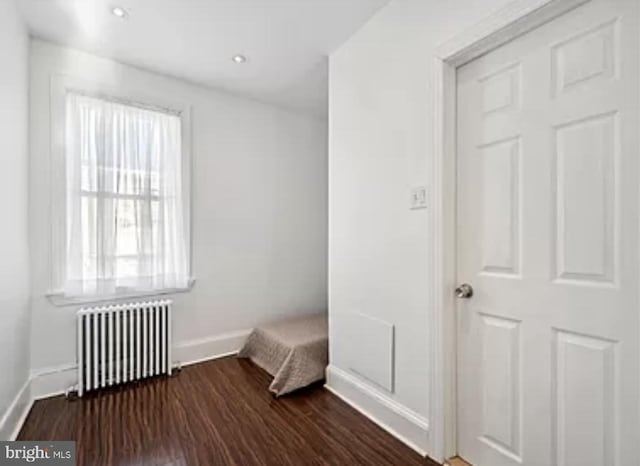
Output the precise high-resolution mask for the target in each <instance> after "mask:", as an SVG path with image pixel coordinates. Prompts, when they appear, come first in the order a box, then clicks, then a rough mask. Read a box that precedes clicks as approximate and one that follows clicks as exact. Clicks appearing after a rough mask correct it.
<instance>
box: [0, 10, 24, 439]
mask: <svg viewBox="0 0 640 466" xmlns="http://www.w3.org/2000/svg"><path fill="white" fill-rule="evenodd" d="M28 49H29V37H28V35H27V32H26V30H25V27H24V25H23V24H22V20H21V19H20V17H19V15H18V13H17V11H16V9H15V5H14V2H13V0H3V1H0V61H1V62H2V69H1V71H0V212H2V219H3V226H2V228H1V229H0V439H5V438H8V436H9V435H10V434H11V432H10V430H11V428H12V425H11V424H12V420H11V419H9V417H10V416H11V415H12V414H11V413H9V412H8V409H9V407H10V406H11V404H12V402H13V401H14V399H16V396H17V395H18V392H19V391H20V389H21V388H22V387H23V386H24V384H25V382H26V381H27V378H28V375H29V252H28V237H29V233H28V223H27V222H28V217H27V212H28V207H29V202H28V189H27V180H28V163H29V159H28V148H27V123H28V117H27V112H28V65H29V54H28ZM16 410H19V408H18V407H16ZM5 414H6V415H7V416H8V417H7V419H5V421H6V422H3V417H4V416H5Z"/></svg>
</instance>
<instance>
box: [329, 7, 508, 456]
mask: <svg viewBox="0 0 640 466" xmlns="http://www.w3.org/2000/svg"><path fill="white" fill-rule="evenodd" d="M506 3H507V0H449V1H438V0H394V1H392V2H391V3H390V4H389V5H388V6H387V7H386V8H384V9H383V10H381V11H380V12H379V13H378V14H377V15H376V16H375V17H374V18H373V19H372V20H371V21H370V22H369V23H367V24H366V25H365V26H364V27H363V28H362V29H361V30H360V31H359V32H358V33H356V34H355V35H354V36H353V37H352V38H351V39H350V40H349V41H348V42H347V43H346V44H345V45H343V46H342V47H341V48H340V49H339V50H338V51H336V52H335V53H334V54H333V55H332V56H331V57H330V85H329V93H330V104H329V112H330V116H329V224H330V228H329V264H330V265H329V296H330V298H329V309H330V311H329V313H330V359H331V364H332V366H334V367H335V368H337V369H338V371H336V374H335V377H333V381H332V378H330V385H333V386H334V388H336V387H339V388H338V390H341V391H342V392H343V393H342V394H343V395H345V396H348V397H350V398H351V400H352V401H354V402H356V403H357V404H358V405H360V407H365V409H367V410H368V411H369V412H370V413H371V414H373V415H374V416H376V417H378V418H379V420H381V421H383V422H385V423H386V424H387V425H388V426H389V427H391V428H393V429H395V430H396V431H397V433H398V434H400V435H402V436H404V437H405V438H406V439H407V440H409V441H411V442H412V443H414V445H415V446H417V447H419V448H420V449H426V435H423V434H424V432H423V433H422V434H421V433H420V432H418V433H417V434H415V432H413V433H412V431H411V429H406V428H405V427H406V426H404V425H403V424H402V423H401V422H399V421H398V423H396V424H397V425H396V424H394V416H395V417H396V418H397V416H396V415H395V414H393V413H396V414H397V413H401V414H400V418H403V419H404V420H407V419H409V422H410V423H413V424H415V421H416V420H417V421H419V422H420V421H421V422H422V426H423V427H425V426H426V425H427V423H428V418H429V376H428V374H429V341H428V335H429V320H428V316H429V308H428V302H429V300H428V298H429V293H430V292H431V286H430V281H429V261H430V257H429V255H428V244H429V243H428V241H429V238H428V226H429V224H428V222H429V213H430V211H429V210H428V209H427V210H413V211H412V210H409V197H410V189H411V187H412V186H420V185H426V184H427V181H428V178H429V177H428V170H429V165H430V156H431V154H430V147H431V142H430V135H429V131H430V127H431V122H430V121H429V120H428V113H427V110H428V108H429V95H430V93H429V92H430V91H429V86H430V83H429V69H430V68H429V66H430V63H431V60H432V56H433V51H434V49H435V48H436V47H437V46H438V45H440V44H441V43H442V42H444V41H446V40H447V39H449V38H451V37H453V36H455V35H456V34H458V33H460V32H461V31H463V30H464V28H465V27H468V26H471V25H472V24H474V23H476V22H478V21H480V20H481V19H483V18H484V17H485V16H487V15H489V14H490V13H492V12H493V11H495V10H496V9H498V8H499V7H501V6H503V5H504V4H506ZM354 312H355V313H362V314H365V315H366V316H371V317H374V318H376V319H379V320H382V321H384V322H386V323H388V324H392V325H394V326H395V348H394V349H393V350H388V351H394V356H395V357H394V362H395V373H394V374H393V375H394V377H393V379H394V380H393V382H394V390H393V392H392V393H390V392H389V391H386V390H384V389H382V388H380V387H379V386H378V385H376V384H374V383H372V382H371V381H370V380H368V378H367V377H363V375H365V376H366V375H367V374H366V373H365V374H363V372H367V367H369V366H370V363H369V362H368V361H366V358H367V355H368V354H375V353H374V352H371V351H368V352H359V351H358V350H357V347H358V345H359V344H360V341H361V339H362V337H358V335H359V333H358V332H359V325H358V323H357V319H353V318H350V317H349V314H350V313H354ZM367 344H368V345H369V346H375V345H376V344H378V345H379V346H383V345H386V340H384V339H382V338H381V341H380V342H368V343H367ZM385 351H386V350H385ZM360 367H362V368H364V370H359V368H360ZM345 378H347V379H349V380H347V381H345V380H344V379H345ZM357 384H360V389H353V386H354V385H357ZM350 387H351V388H350ZM371 390H373V391H374V392H375V393H377V394H378V395H381V396H382V398H378V401H375V402H371V399H372V396H368V395H367V394H366V393H364V394H363V391H364V392H369V395H371ZM373 398H375V397H373ZM380 400H382V401H383V403H382V405H386V406H387V408H390V409H387V408H384V407H383V406H381V403H380V402H379V401H380ZM365 405H366V406H365ZM397 420H398V419H396V421H397ZM392 424H393V425H392ZM423 430H424V429H423ZM414 434H415V435H414Z"/></svg>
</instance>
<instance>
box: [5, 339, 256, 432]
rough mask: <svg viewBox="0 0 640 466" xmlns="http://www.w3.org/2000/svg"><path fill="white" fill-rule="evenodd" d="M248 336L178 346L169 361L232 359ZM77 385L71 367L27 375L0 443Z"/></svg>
mask: <svg viewBox="0 0 640 466" xmlns="http://www.w3.org/2000/svg"><path fill="white" fill-rule="evenodd" d="M249 333H250V330H242V331H238V332H230V333H225V334H222V335H217V336H215V337H212V338H203V339H200V340H191V341H187V342H182V343H179V344H177V345H176V346H175V347H174V350H173V360H174V361H176V362H180V364H182V365H183V366H187V365H190V364H196V363H199V362H204V361H209V360H212V359H217V358H221V357H224V356H229V355H233V354H235V353H237V352H238V351H239V350H240V348H241V347H242V345H243V344H244V341H245V340H246V339H247V336H248V335H249ZM77 383H78V373H77V365H76V364H75V363H70V364H64V365H61V366H55V367H48V368H44V369H38V370H35V371H33V372H31V374H30V378H29V380H27V381H26V382H25V384H24V386H23V387H22V389H21V390H20V392H19V393H18V394H17V395H16V398H15V399H14V400H13V402H12V403H11V406H9V408H8V409H7V412H6V413H5V414H4V416H3V417H2V418H0V440H14V439H15V438H16V437H17V436H18V433H19V432H20V429H21V428H22V424H24V421H25V420H26V419H27V415H28V414H29V411H30V410H31V406H32V405H33V403H34V401H36V400H41V399H43V398H49V397H52V396H57V395H62V394H64V393H66V391H67V389H69V388H70V387H75V386H76V385H77Z"/></svg>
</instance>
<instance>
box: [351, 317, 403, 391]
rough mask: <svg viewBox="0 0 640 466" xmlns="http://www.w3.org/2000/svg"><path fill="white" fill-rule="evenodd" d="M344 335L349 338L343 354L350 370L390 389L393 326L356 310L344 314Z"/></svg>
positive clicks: (391, 387) (392, 388) (391, 382)
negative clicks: (347, 347)
mask: <svg viewBox="0 0 640 466" xmlns="http://www.w3.org/2000/svg"><path fill="white" fill-rule="evenodd" d="M344 325H345V336H346V337H347V338H348V339H349V341H351V344H350V345H349V352H348V355H347V364H348V368H349V370H350V371H352V372H354V373H356V374H358V375H359V376H361V377H364V378H365V379H367V380H369V381H371V382H373V383H375V384H376V385H378V386H379V387H381V388H383V389H385V390H387V391H389V392H393V390H394V386H393V382H394V380H393V379H394V367H393V365H394V343H395V342H394V333H395V332H394V326H393V324H390V323H389V322H385V321H383V320H380V319H377V318H375V317H371V316H367V315H365V314H359V313H347V314H345V315H344Z"/></svg>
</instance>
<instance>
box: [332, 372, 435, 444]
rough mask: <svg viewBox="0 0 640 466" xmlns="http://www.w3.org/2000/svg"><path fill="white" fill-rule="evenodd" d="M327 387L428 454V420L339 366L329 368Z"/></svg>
mask: <svg viewBox="0 0 640 466" xmlns="http://www.w3.org/2000/svg"><path fill="white" fill-rule="evenodd" d="M325 388H327V389H328V390H329V391H330V392H331V393H333V394H334V395H336V396H337V397H339V398H341V399H342V400H343V401H345V402H346V403H347V404H349V405H351V406H352V407H353V408H355V409H356V410H358V411H359V412H360V413H362V414H363V415H364V416H366V417H368V418H369V419H371V420H372V421H373V422H375V423H376V424H378V425H379V426H380V427H382V428H383V429H384V430H386V431H387V432H389V433H390V434H391V435H393V436H394V437H396V438H397V439H399V440H401V441H402V442H404V443H405V444H406V445H407V446H409V447H411V448H412V449H414V450H415V451H417V452H418V453H419V454H421V455H422V456H427V450H428V440H429V422H428V420H427V419H425V418H424V417H422V416H421V415H419V414H418V413H416V412H414V411H412V410H410V409H409V408H407V407H406V406H403V405H402V404H400V403H398V402H397V401H395V400H393V399H391V398H389V397H388V396H387V395H385V394H384V393H382V392H380V391H379V390H377V389H375V388H373V387H371V386H369V385H367V384H366V383H365V382H363V381H362V380H360V379H359V378H357V377H356V376H354V375H352V374H350V373H348V372H346V371H344V370H342V369H339V368H337V367H335V366H329V367H328V368H327V382H326V384H325Z"/></svg>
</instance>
